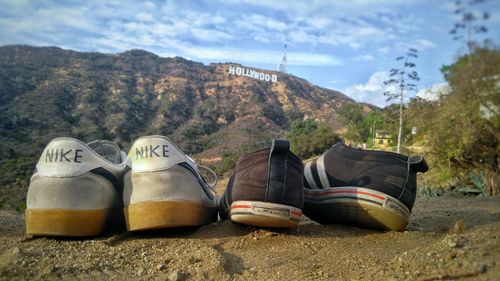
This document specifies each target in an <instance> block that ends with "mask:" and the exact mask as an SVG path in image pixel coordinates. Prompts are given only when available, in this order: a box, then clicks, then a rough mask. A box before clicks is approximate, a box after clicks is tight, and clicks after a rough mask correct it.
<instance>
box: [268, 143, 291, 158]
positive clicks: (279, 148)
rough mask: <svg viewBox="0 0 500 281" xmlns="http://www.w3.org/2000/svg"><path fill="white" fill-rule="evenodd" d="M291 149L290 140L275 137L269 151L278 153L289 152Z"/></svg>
mask: <svg viewBox="0 0 500 281" xmlns="http://www.w3.org/2000/svg"><path fill="white" fill-rule="evenodd" d="M288 151H290V142H289V141H288V140H280V139H273V143H272V144H271V149H270V151H269V153H270V155H272V154H278V153H287V152H288Z"/></svg>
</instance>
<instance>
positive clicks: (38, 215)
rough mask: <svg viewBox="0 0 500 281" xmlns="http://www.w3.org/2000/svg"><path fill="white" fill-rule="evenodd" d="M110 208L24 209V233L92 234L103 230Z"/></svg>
mask: <svg viewBox="0 0 500 281" xmlns="http://www.w3.org/2000/svg"><path fill="white" fill-rule="evenodd" d="M109 213H110V210H107V209H104V210H68V209H26V212H25V217H26V234H28V235H36V236H74V237H78V236H94V235H97V234H100V233H102V232H103V231H104V229H105V226H106V218H107V217H108V215H109Z"/></svg>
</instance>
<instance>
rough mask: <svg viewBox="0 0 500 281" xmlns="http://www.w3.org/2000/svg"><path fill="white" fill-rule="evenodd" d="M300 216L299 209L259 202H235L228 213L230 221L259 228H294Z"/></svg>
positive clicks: (300, 211)
mask: <svg viewBox="0 0 500 281" xmlns="http://www.w3.org/2000/svg"><path fill="white" fill-rule="evenodd" d="M301 216H302V210H300V209H299V208H295V207H291V206H287V205H281V204H275V203H268V202H259V201H235V202H233V203H232V204H231V211H230V219H231V220H232V221H234V222H238V223H242V224H248V225H254V226H260V227H295V226H297V225H298V224H299V221H300V217H301Z"/></svg>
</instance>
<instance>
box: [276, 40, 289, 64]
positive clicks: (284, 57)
mask: <svg viewBox="0 0 500 281" xmlns="http://www.w3.org/2000/svg"><path fill="white" fill-rule="evenodd" d="M286 66H287V61H286V37H285V45H284V47H283V58H282V59H281V63H280V65H279V66H278V70H279V72H283V73H287V71H286Z"/></svg>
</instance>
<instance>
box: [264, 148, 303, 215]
mask: <svg viewBox="0 0 500 281" xmlns="http://www.w3.org/2000/svg"><path fill="white" fill-rule="evenodd" d="M303 177H304V168H303V165H302V161H300V159H298V158H297V157H296V156H295V155H294V154H293V153H292V152H290V143H289V142H288V141H286V140H274V141H273V144H272V146H271V150H270V155H269V171H268V182H267V189H266V201H267V202H272V203H277V204H284V205H290V206H294V207H297V208H300V209H302V208H303V207H304V184H303Z"/></svg>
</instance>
